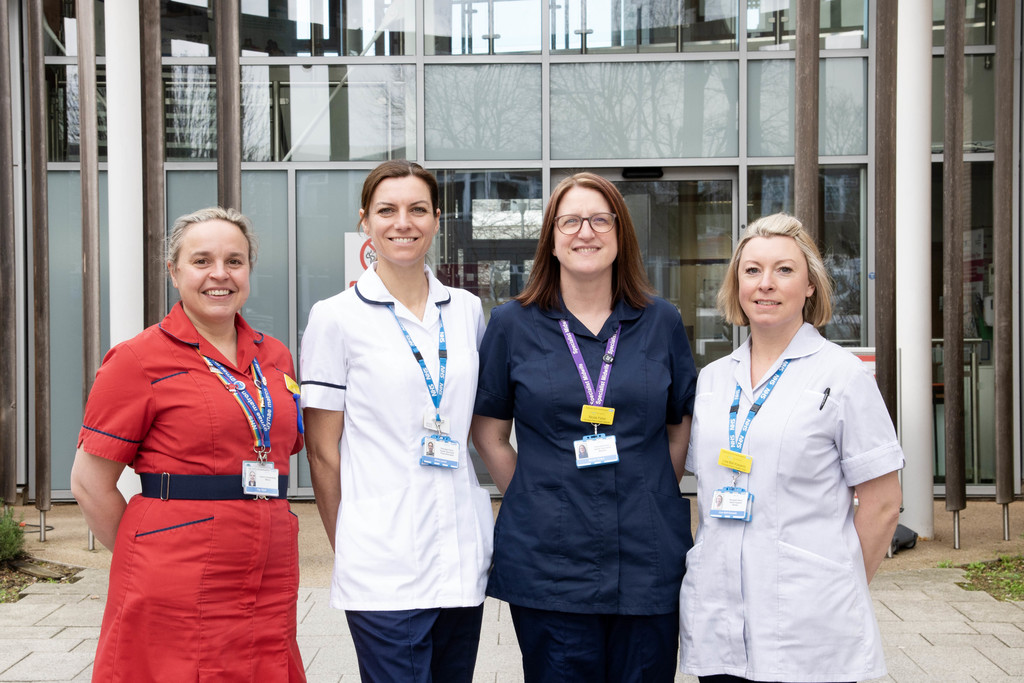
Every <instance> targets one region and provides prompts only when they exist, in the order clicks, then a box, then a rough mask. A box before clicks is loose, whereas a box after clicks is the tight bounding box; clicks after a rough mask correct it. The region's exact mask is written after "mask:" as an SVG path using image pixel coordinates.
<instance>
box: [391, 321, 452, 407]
mask: <svg viewBox="0 0 1024 683" xmlns="http://www.w3.org/2000/svg"><path fill="white" fill-rule="evenodd" d="M388 310H389V311H391V315H393V316H395V322H396V323H398V327H399V328H401V330H402V334H404V335H405V341H406V342H408V343H409V348H410V349H412V355H413V357H414V358H415V359H416V360H417V361H418V362H419V364H420V370H422V371H423V379H424V380H426V382H427V391H429V392H430V400H432V401H433V402H434V413H435V415H434V419H435V420H436V422H437V424H438V425H440V424H441V398H442V397H443V396H444V377H445V373H446V372H447V365H448V344H447V342H446V341H445V336H444V319H443V318H442V317H441V307H440V306H438V307H437V321H438V323H440V325H441V329H440V330H438V333H437V356H438V360H439V362H440V365H441V369H440V370H439V371H438V374H437V386H435V385H434V380H433V379H432V378H431V377H430V370H427V364H426V362H425V361H424V360H423V354H422V353H420V350H419V349H418V348H417V347H416V342H414V341H413V340H412V336H411V335H410V334H409V331H408V330H407V329H405V325H403V324H402V321H401V320H399V319H398V314H397V313H395V306H394V304H388Z"/></svg>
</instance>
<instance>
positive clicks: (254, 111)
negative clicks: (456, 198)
mask: <svg viewBox="0 0 1024 683" xmlns="http://www.w3.org/2000/svg"><path fill="white" fill-rule="evenodd" d="M415 84H416V79H415V67H413V66H411V65H404V64H379V65H366V66H343V65H338V66H327V65H314V66H306V65H304V66H243V67H242V160H243V161H357V160H367V161H376V160H383V159H389V158H396V157H397V158H404V157H406V156H409V155H414V153H415V134H416V120H415V115H416V112H415V87H416V86H415Z"/></svg>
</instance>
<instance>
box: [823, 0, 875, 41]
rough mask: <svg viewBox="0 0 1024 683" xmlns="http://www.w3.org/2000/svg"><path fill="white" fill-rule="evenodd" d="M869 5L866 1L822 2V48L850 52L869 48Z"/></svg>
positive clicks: (842, 0)
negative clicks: (867, 28) (850, 50)
mask: <svg viewBox="0 0 1024 683" xmlns="http://www.w3.org/2000/svg"><path fill="white" fill-rule="evenodd" d="M867 23H868V3H867V2H865V1H864V0H821V21H820V24H821V47H823V48H825V49H826V50H849V49H857V48H861V47H867V46H868V38H867V31H866V30H865V28H864V27H865V26H867Z"/></svg>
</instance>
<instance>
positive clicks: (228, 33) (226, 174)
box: [197, 0, 242, 211]
mask: <svg viewBox="0 0 1024 683" xmlns="http://www.w3.org/2000/svg"><path fill="white" fill-rule="evenodd" d="M213 19H214V22H215V25H216V30H217V201H218V203H219V204H220V205H221V206H223V207H225V208H231V209H238V210H239V211H241V209H242V93H241V67H240V66H239V57H240V54H241V45H240V40H239V37H238V20H239V0H220V1H219V2H218V3H217V4H216V6H215V8H214V14H213ZM197 208H198V207H197Z"/></svg>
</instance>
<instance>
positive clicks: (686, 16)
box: [44, 0, 994, 487]
mask: <svg viewBox="0 0 1024 683" xmlns="http://www.w3.org/2000/svg"><path fill="white" fill-rule="evenodd" d="M44 4H45V5H46V6H47V8H51V3H49V2H47V3H44ZM872 4H873V3H869V2H867V1H866V0H822V2H821V16H820V26H819V29H820V33H819V35H820V49H821V53H820V60H821V61H820V75H819V102H820V107H819V161H820V164H821V165H820V181H819V198H818V199H819V208H820V210H821V214H820V215H821V217H822V225H821V226H819V227H820V234H821V238H822V246H823V252H824V253H825V254H826V257H827V264H828V267H829V270H830V272H831V275H832V277H833V278H834V280H835V283H836V302H835V310H836V313H835V316H834V319H833V321H832V323H830V325H829V326H828V328H827V330H826V332H827V335H828V336H829V337H830V338H831V339H833V340H835V341H837V342H838V343H841V344H845V345H849V346H870V345H871V344H872V343H873V337H874V331H873V320H872V316H873V311H871V310H869V302H870V300H871V291H870V290H871V286H872V284H871V279H870V278H871V271H872V269H873V256H872V254H871V251H870V248H869V245H870V244H871V243H872V237H871V232H872V229H873V225H872V221H871V219H870V210H869V203H870V191H871V190H870V188H872V187H873V184H874V183H873V174H874V170H873V151H872V141H871V139H870V125H869V121H870V117H871V116H872V114H873V109H872V107H871V93H873V92H874V89H873V82H872V81H873V78H874V64H873V50H872V46H871V36H872V32H873V31H872V29H873V26H872V22H873V17H874V13H873V10H872ZM991 4H992V3H982V2H977V3H968V12H967V17H968V18H967V22H968V44H969V45H970V46H972V48H971V50H969V52H970V54H969V55H968V57H967V78H966V84H965V89H966V93H967V99H966V104H965V113H966V116H965V151H969V152H974V153H976V154H981V155H985V154H991V153H992V144H993V143H992V141H993V139H994V123H993V119H992V110H993V98H994V81H993V72H992V69H991V66H992V54H991V52H992V51H993V50H994V48H992V47H991V46H992V40H993V32H992V27H993V26H994V23H993V22H994V14H993V12H992V9H991V7H990V6H991ZM73 5H74V3H52V10H53V11H48V13H47V26H48V30H47V41H48V42H47V48H46V49H47V55H48V56H47V58H46V62H47V66H46V81H47V82H46V87H47V97H48V103H49V107H50V111H51V116H50V117H49V121H48V131H47V132H48V135H47V150H48V158H49V159H50V162H51V165H52V168H51V173H52V174H53V177H54V178H55V180H53V181H52V182H58V180H57V179H60V180H59V182H64V181H66V180H67V178H64V176H63V175H61V174H62V173H64V172H65V171H69V170H70V169H73V167H74V164H75V163H76V162H77V161H78V158H79V157H78V149H77V147H78V105H77V92H78V88H77V78H76V67H75V64H74V59H73V56H74V54H75V52H76V50H75V41H74V40H73V36H74V30H73V29H74V26H75V23H74V22H75V18H74V16H73V15H72V14H73ZM942 5H943V3H942V2H940V1H939V0H935V3H934V6H935V13H934V16H935V24H934V28H935V30H934V34H935V36H936V41H937V42H936V43H935V44H936V45H937V46H940V45H941V38H942V34H943V27H942V19H943V17H942ZM97 7H98V19H97V27H98V30H99V31H100V33H102V14H103V12H102V3H97ZM216 8H217V5H216V3H213V2H206V1H205V0H161V2H160V11H161V53H162V55H163V57H164V60H163V61H164V65H163V86H164V98H163V102H164V121H165V128H166V138H165V141H166V147H165V151H166V159H167V170H166V180H167V187H166V191H167V199H166V206H167V220H168V223H170V221H172V220H173V219H174V218H175V217H176V216H178V215H180V214H183V213H186V212H190V211H192V210H195V209H196V208H199V207H202V206H208V205H212V204H216V202H217V197H216V191H217V190H216V187H217V182H216V180H217V170H216V155H217V102H216V92H217V88H218V87H219V84H218V73H217V64H216V59H215V48H216V44H215V39H216V31H215V27H214V19H215V18H216V17H215V12H216ZM228 20H229V21H237V22H238V27H239V34H240V40H241V54H240V59H241V74H240V81H241V102H242V112H241V128H242V171H243V177H242V185H243V187H242V202H243V207H242V208H243V210H244V211H245V212H246V213H247V214H248V215H250V217H251V218H252V219H253V221H254V223H255V225H256V228H257V232H258V234H259V236H260V239H261V241H262V244H263V248H262V250H261V255H260V260H259V263H258V265H257V267H256V269H255V270H254V272H253V287H252V296H251V298H250V301H249V302H248V305H247V306H246V309H245V311H244V314H245V315H246V316H247V317H249V319H250V322H252V323H253V324H254V325H255V326H257V327H258V328H261V329H263V330H264V331H266V332H268V333H269V334H272V335H274V336H275V337H278V338H280V339H282V340H285V341H286V342H287V343H288V344H290V345H291V347H292V350H293V352H297V351H298V344H299V342H300V340H301V337H302V333H303V329H304V327H305V323H306V319H307V316H308V311H309V309H310V307H311V306H312V304H313V303H314V302H315V301H317V300H319V299H322V298H325V297H328V296H331V295H333V294H335V293H337V292H338V291H340V290H341V289H343V288H344V287H346V286H347V284H348V283H349V282H350V281H351V280H353V279H354V277H355V276H357V275H358V266H355V267H356V268H357V270H356V271H352V270H351V269H350V268H351V267H352V264H353V263H355V264H359V263H361V262H363V261H365V258H364V257H365V256H366V254H365V253H362V252H363V251H365V244H364V243H363V242H364V241H363V240H361V239H360V237H359V231H358V226H357V220H358V209H359V192H360V188H361V184H362V181H363V178H364V177H365V175H366V173H367V172H368V171H369V170H370V169H371V168H373V166H374V165H375V164H376V163H377V162H379V161H381V160H384V159H389V158H410V159H415V160H418V161H419V162H421V163H423V164H424V165H425V166H427V167H428V168H429V169H431V170H432V171H433V172H434V173H435V174H436V175H437V177H438V181H439V183H440V188H441V211H442V217H441V231H440V233H439V234H438V237H437V239H436V240H435V243H434V246H433V248H432V251H431V254H430V255H429V259H430V263H431V265H432V266H433V267H434V269H435V270H436V272H437V273H438V275H439V276H440V277H441V278H442V279H443V280H444V281H446V282H448V283H450V284H453V285H457V286H461V287H465V288H466V289H469V290H471V291H473V292H474V293H476V294H478V295H479V296H480V297H481V298H482V300H483V302H484V308H485V311H490V309H491V308H492V307H493V306H495V305H497V304H499V303H501V302H503V301H506V300H508V299H509V298H511V297H513V296H515V295H516V294H517V293H519V292H520V291H521V290H522V288H523V286H524V284H525V282H526V280H527V279H528V277H529V274H530V269H531V267H532V265H533V258H534V251H535V247H536V238H537V235H538V234H539V229H540V220H541V215H542V212H543V208H544V201H545V198H546V195H547V193H548V192H550V189H551V187H552V186H553V185H554V184H555V183H557V182H558V180H560V179H561V178H563V177H565V176H566V175H568V174H570V173H572V172H575V171H578V170H591V171H594V172H596V173H600V174H602V175H605V176H606V177H608V178H609V179H611V180H612V181H613V182H615V183H616V185H617V186H619V188H620V189H621V190H622V192H623V194H624V196H625V197H626V199H627V203H628V206H629V208H630V211H631V214H632V215H633V218H634V222H635V223H636V225H637V227H638V231H639V234H640V239H641V242H642V246H643V252H644V255H645V263H646V266H647V270H648V274H649V276H650V278H651V281H652V283H653V284H654V285H655V287H656V288H657V290H658V291H659V292H660V293H661V294H662V295H663V296H665V297H666V298H668V299H669V300H670V301H672V302H673V303H675V305H677V306H678V307H679V309H680V311H681V313H682V316H683V319H684V322H685V324H686V328H687V332H688V334H689V336H690V341H691V344H692V345H693V348H694V352H695V356H696V359H697V361H698V364H699V365H704V364H706V363H708V362H710V361H712V360H714V359H716V358H719V357H721V356H722V355H724V354H727V353H728V352H730V351H731V350H732V348H734V346H735V345H736V344H738V343H739V342H740V341H741V339H742V333H741V332H740V331H739V330H737V329H735V328H733V327H731V326H729V325H726V324H724V322H723V321H722V319H721V317H720V316H719V315H718V313H717V311H716V310H715V308H714V294H715V292H716V291H717V288H718V285H719V284H720V282H721V278H722V276H723V273H724V271H725V267H726V264H727V262H728V258H729V256H730V253H731V248H732V244H733V241H734V240H735V238H736V236H737V235H738V234H739V231H740V230H741V229H742V227H743V226H745V225H747V224H748V223H749V222H750V221H753V220H755V219H756V218H758V217H759V216H762V215H766V214H768V213H773V212H776V211H790V212H791V211H793V208H794V196H793V195H794V182H793V163H794V158H793V157H794V150H795V113H794V112H795V105H794V101H795V57H796V55H795V51H794V49H795V40H796V27H797V26H796V22H797V14H796V11H795V3H794V2H791V1H790V0H681V1H679V2H667V1H666V0H627V1H626V2H612V1H611V0H565V1H563V2H558V3H550V4H544V3H542V2H540V1H539V0H421V1H420V2H409V3H399V2H384V0H363V1H361V2H356V1H355V0H242V2H241V12H240V15H239V16H237V17H230V18H228ZM99 43H100V45H102V44H103V42H102V37H101V38H100V41H99ZM934 65H935V68H934V78H935V85H936V88H935V90H934V92H935V97H936V101H935V106H933V112H934V114H933V127H932V130H933V136H934V137H933V140H934V149H933V151H934V152H935V153H941V152H942V151H943V150H942V134H941V131H942V125H941V124H942V106H941V102H942V88H941V82H942V80H941V79H942V70H943V57H942V54H941V50H939V49H937V50H936V51H935V58H934ZM99 81H100V86H99V87H100V95H101V96H100V98H99V106H100V147H101V160H102V155H103V153H104V147H105V140H106V138H105V134H106V130H105V122H104V116H105V114H104V106H103V97H102V95H103V89H104V85H103V84H104V75H103V63H102V60H101V62H100V69H99ZM985 163H987V162H985V160H984V157H983V158H982V160H981V161H980V162H978V163H976V164H974V165H975V166H977V167H979V168H981V167H982V166H984V165H985ZM989 166H990V164H989ZM979 172H980V171H979ZM65 175H66V174H65ZM51 187H56V186H51ZM53 195H54V192H52V191H51V204H53V202H54V201H55V200H54V198H53ZM104 197H105V195H104ZM60 210H62V209H60V208H59V207H56V206H52V207H51V212H54V211H60ZM55 215H56V214H55ZM979 221H980V223H984V221H983V220H981V219H979ZM65 223H66V224H67V225H72V224H73V222H72V220H71V218H67V220H64V219H63V218H62V219H61V220H56V221H55V220H53V219H51V230H52V233H53V234H52V237H51V244H52V243H53V241H54V240H55V239H56V238H57V236H58V235H59V234H60V233H59V230H61V229H65V228H62V227H59V226H62V225H64V224H65ZM977 229H981V228H977ZM973 230H975V228H972V231H973ZM973 234H974V233H973V232H972V235H973ZM986 234H989V235H990V234H991V227H990V226H989V232H988V233H986ZM973 244H974V243H973V242H972V245H973ZM980 244H981V245H982V247H980V248H981V249H982V250H983V249H984V248H986V247H985V246H984V245H985V244H987V243H986V242H985V239H984V238H982V239H981V241H980ZM61 246H62V247H64V246H67V245H61ZM988 248H990V247H988ZM965 249H966V247H965ZM972 249H973V247H972ZM357 252H358V253H357ZM965 253H967V252H966V251H965ZM972 253H973V252H972ZM989 258H990V256H989ZM973 260H977V259H973ZM982 260H983V259H982ZM979 267H980V266H979ZM982 270H984V269H982ZM972 282H973V281H972ZM977 287H980V288H981V290H982V294H981V295H980V296H981V297H982V300H984V296H985V295H984V293H983V292H984V288H985V285H984V284H981V285H977ZM174 298H175V297H174V291H173V289H172V290H171V293H170V295H169V297H168V303H171V302H172V301H173V300H174ZM972 301H973V300H972ZM935 319H937V320H941V318H940V317H935ZM52 323H53V325H54V336H55V338H56V337H58V336H62V337H63V338H65V339H73V338H74V337H73V334H72V332H73V329H77V328H76V325H78V324H79V323H78V322H77V319H76V318H74V317H66V316H56V315H55V316H54V317H53V321H52ZM983 329H984V328H983V327H981V326H979V327H978V328H977V330H975V331H976V332H977V334H976V336H972V337H971V339H975V338H980V339H983V338H984V336H983V334H982V330H983ZM65 332H66V333H67V334H65ZM79 333H80V331H79ZM971 343H973V342H971ZM979 353H980V352H979ZM978 357H979V358H982V357H983V356H982V355H979V356H978ZM982 366H984V363H983V362H982ZM984 382H985V380H984V379H979V385H978V386H980V387H982V389H980V391H981V394H980V395H979V396H982V395H984V394H985V389H984V386H985V383H984ZM972 396H973V394H972ZM981 401H982V399H981V398H979V399H978V403H979V404H980V403H981ZM60 419H61V420H63V419H64V418H60ZM57 421H58V418H57V416H56V413H55V423H56V422H57ZM72 422H73V420H72ZM979 433H980V432H979ZM979 448H981V449H984V445H983V444H982V445H979ZM303 466H304V460H303V459H301V458H300V476H299V481H300V486H301V487H308V485H309V478H308V469H302V467H303ZM979 471H981V470H980V469H979Z"/></svg>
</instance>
